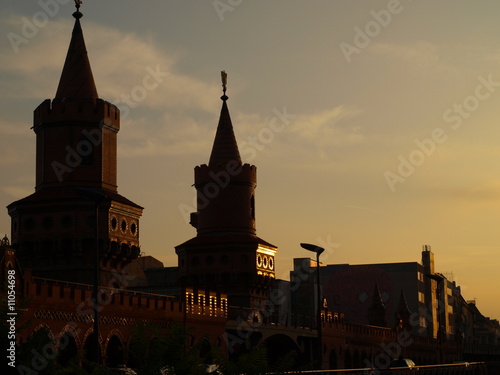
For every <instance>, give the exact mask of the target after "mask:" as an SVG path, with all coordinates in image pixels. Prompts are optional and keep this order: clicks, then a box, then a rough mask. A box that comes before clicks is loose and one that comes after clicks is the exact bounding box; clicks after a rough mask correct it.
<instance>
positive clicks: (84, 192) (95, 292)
mask: <svg viewBox="0 0 500 375" xmlns="http://www.w3.org/2000/svg"><path fill="white" fill-rule="evenodd" d="M74 191H75V193H76V194H78V195H80V196H82V197H84V198H86V199H88V200H90V201H92V202H94V204H95V254H94V255H95V264H94V285H93V289H92V300H93V304H94V340H93V345H94V350H95V353H94V355H95V361H96V363H100V361H101V353H100V350H99V302H98V296H99V284H100V271H101V267H100V264H99V206H100V205H101V203H102V201H103V200H104V199H105V198H106V195H105V194H103V193H101V192H98V191H96V190H91V189H86V188H75V189H74Z"/></svg>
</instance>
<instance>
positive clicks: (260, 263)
mask: <svg viewBox="0 0 500 375" xmlns="http://www.w3.org/2000/svg"><path fill="white" fill-rule="evenodd" d="M257 267H262V257H261V256H260V255H257Z"/></svg>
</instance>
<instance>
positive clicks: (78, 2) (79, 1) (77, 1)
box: [73, 0, 83, 19]
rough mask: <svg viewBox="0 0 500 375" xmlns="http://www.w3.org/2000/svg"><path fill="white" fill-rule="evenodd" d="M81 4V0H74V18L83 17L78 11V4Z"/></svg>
mask: <svg viewBox="0 0 500 375" xmlns="http://www.w3.org/2000/svg"><path fill="white" fill-rule="evenodd" d="M81 5H82V0H75V7H76V12H75V13H73V17H75V18H76V19H80V18H82V17H83V14H82V13H81V12H80V6H81Z"/></svg>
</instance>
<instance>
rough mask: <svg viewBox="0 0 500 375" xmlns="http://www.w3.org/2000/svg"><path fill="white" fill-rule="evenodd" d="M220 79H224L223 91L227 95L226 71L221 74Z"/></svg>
mask: <svg viewBox="0 0 500 375" xmlns="http://www.w3.org/2000/svg"><path fill="white" fill-rule="evenodd" d="M220 77H221V79H222V91H224V94H226V86H227V73H226V71H225V70H223V71H222V72H220Z"/></svg>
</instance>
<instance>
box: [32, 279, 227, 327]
mask: <svg viewBox="0 0 500 375" xmlns="http://www.w3.org/2000/svg"><path fill="white" fill-rule="evenodd" d="M24 287H25V290H24V296H25V297H27V298H28V299H29V301H30V308H32V309H40V308H41V309H44V310H51V311H66V310H69V311H76V310H78V311H80V310H85V309H86V310H89V307H90V309H91V307H92V305H91V300H92V292H93V285H89V284H79V283H71V282H65V281H58V280H50V279H42V278H38V277H31V276H30V277H29V278H27V281H26V282H25V286H24ZM98 300H99V304H100V305H101V306H102V307H103V309H104V310H105V311H108V312H109V313H111V312H112V311H120V314H118V315H123V313H124V311H126V313H127V316H136V315H137V316H143V317H144V316H151V317H154V316H156V315H158V316H159V317H162V318H163V317H164V315H165V314H168V316H169V317H170V318H172V319H174V320H176V319H178V320H180V319H182V316H183V313H184V308H185V309H186V313H187V314H191V315H201V316H208V317H213V318H216V317H219V318H226V317H227V309H228V305H227V296H226V295H225V294H217V293H215V292H210V291H205V290H197V289H189V290H187V291H186V301H181V299H180V298H179V297H176V296H168V295H161V294H154V293H145V292H141V291H135V290H129V289H118V288H110V287H105V286H101V287H99V293H98ZM84 308H85V309H84Z"/></svg>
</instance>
